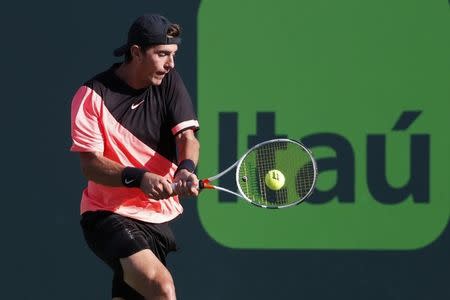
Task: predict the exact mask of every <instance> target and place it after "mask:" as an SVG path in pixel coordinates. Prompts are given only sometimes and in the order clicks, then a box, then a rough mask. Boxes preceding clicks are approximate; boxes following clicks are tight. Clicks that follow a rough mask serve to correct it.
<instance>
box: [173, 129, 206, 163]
mask: <svg viewBox="0 0 450 300" xmlns="http://www.w3.org/2000/svg"><path fill="white" fill-rule="evenodd" d="M176 144H177V150H178V161H179V162H180V161H183V160H185V159H190V160H192V161H193V162H194V163H195V164H196V165H197V163H198V157H199V153H200V143H199V141H198V140H197V138H196V137H195V133H194V131H193V130H191V129H188V130H185V131H183V132H181V133H179V134H177V136H176Z"/></svg>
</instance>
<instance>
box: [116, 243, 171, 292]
mask: <svg viewBox="0 0 450 300" xmlns="http://www.w3.org/2000/svg"><path fill="white" fill-rule="evenodd" d="M120 264H121V265H122V270H123V278H124V280H125V282H127V283H128V284H129V285H131V286H132V287H134V288H136V289H137V290H141V289H146V288H147V287H148V286H149V284H150V285H152V284H156V285H166V284H169V285H170V284H173V280H172V276H171V275H170V272H169V270H167V268H166V267H165V266H164V265H163V264H162V263H161V261H160V260H159V259H158V257H156V256H155V254H154V253H153V252H152V251H151V250H149V249H144V250H141V251H139V252H137V253H135V254H133V255H131V256H129V257H126V258H121V259H120Z"/></svg>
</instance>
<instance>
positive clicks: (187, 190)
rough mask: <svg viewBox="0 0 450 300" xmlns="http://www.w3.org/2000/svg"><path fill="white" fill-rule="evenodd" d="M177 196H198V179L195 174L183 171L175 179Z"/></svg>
mask: <svg viewBox="0 0 450 300" xmlns="http://www.w3.org/2000/svg"><path fill="white" fill-rule="evenodd" d="M173 183H175V194H177V195H178V196H198V178H197V175H195V174H194V173H191V172H189V171H188V170H186V169H181V170H179V171H178V172H177V175H176V176H175V178H174V179H173Z"/></svg>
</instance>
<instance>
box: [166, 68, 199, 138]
mask: <svg viewBox="0 0 450 300" xmlns="http://www.w3.org/2000/svg"><path fill="white" fill-rule="evenodd" d="M166 76H167V80H166V81H165V85H166V86H165V88H164V92H165V98H166V105H167V113H168V117H169V126H170V129H171V131H172V134H173V135H175V134H177V133H178V132H180V131H183V130H185V129H188V128H192V129H194V130H198V129H199V124H198V120H197V115H196V114H195V112H194V107H193V105H192V101H191V97H190V96H189V93H188V91H187V89H186V86H185V85H184V83H183V80H182V79H181V77H180V75H179V74H178V72H177V71H176V70H171V71H170V72H169V74H167V75H166Z"/></svg>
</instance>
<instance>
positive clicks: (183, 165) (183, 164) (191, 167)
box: [175, 159, 195, 175]
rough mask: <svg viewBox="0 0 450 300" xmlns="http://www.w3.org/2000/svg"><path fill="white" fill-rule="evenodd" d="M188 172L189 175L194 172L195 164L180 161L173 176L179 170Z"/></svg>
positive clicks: (189, 161) (191, 161) (188, 160)
mask: <svg viewBox="0 0 450 300" xmlns="http://www.w3.org/2000/svg"><path fill="white" fill-rule="evenodd" d="M183 169H185V170H188V171H189V172H191V173H194V172H195V163H194V161H193V160H192V159H184V160H182V161H180V163H179V164H178V169H177V170H176V171H175V175H176V174H177V173H178V171H180V170H183Z"/></svg>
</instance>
